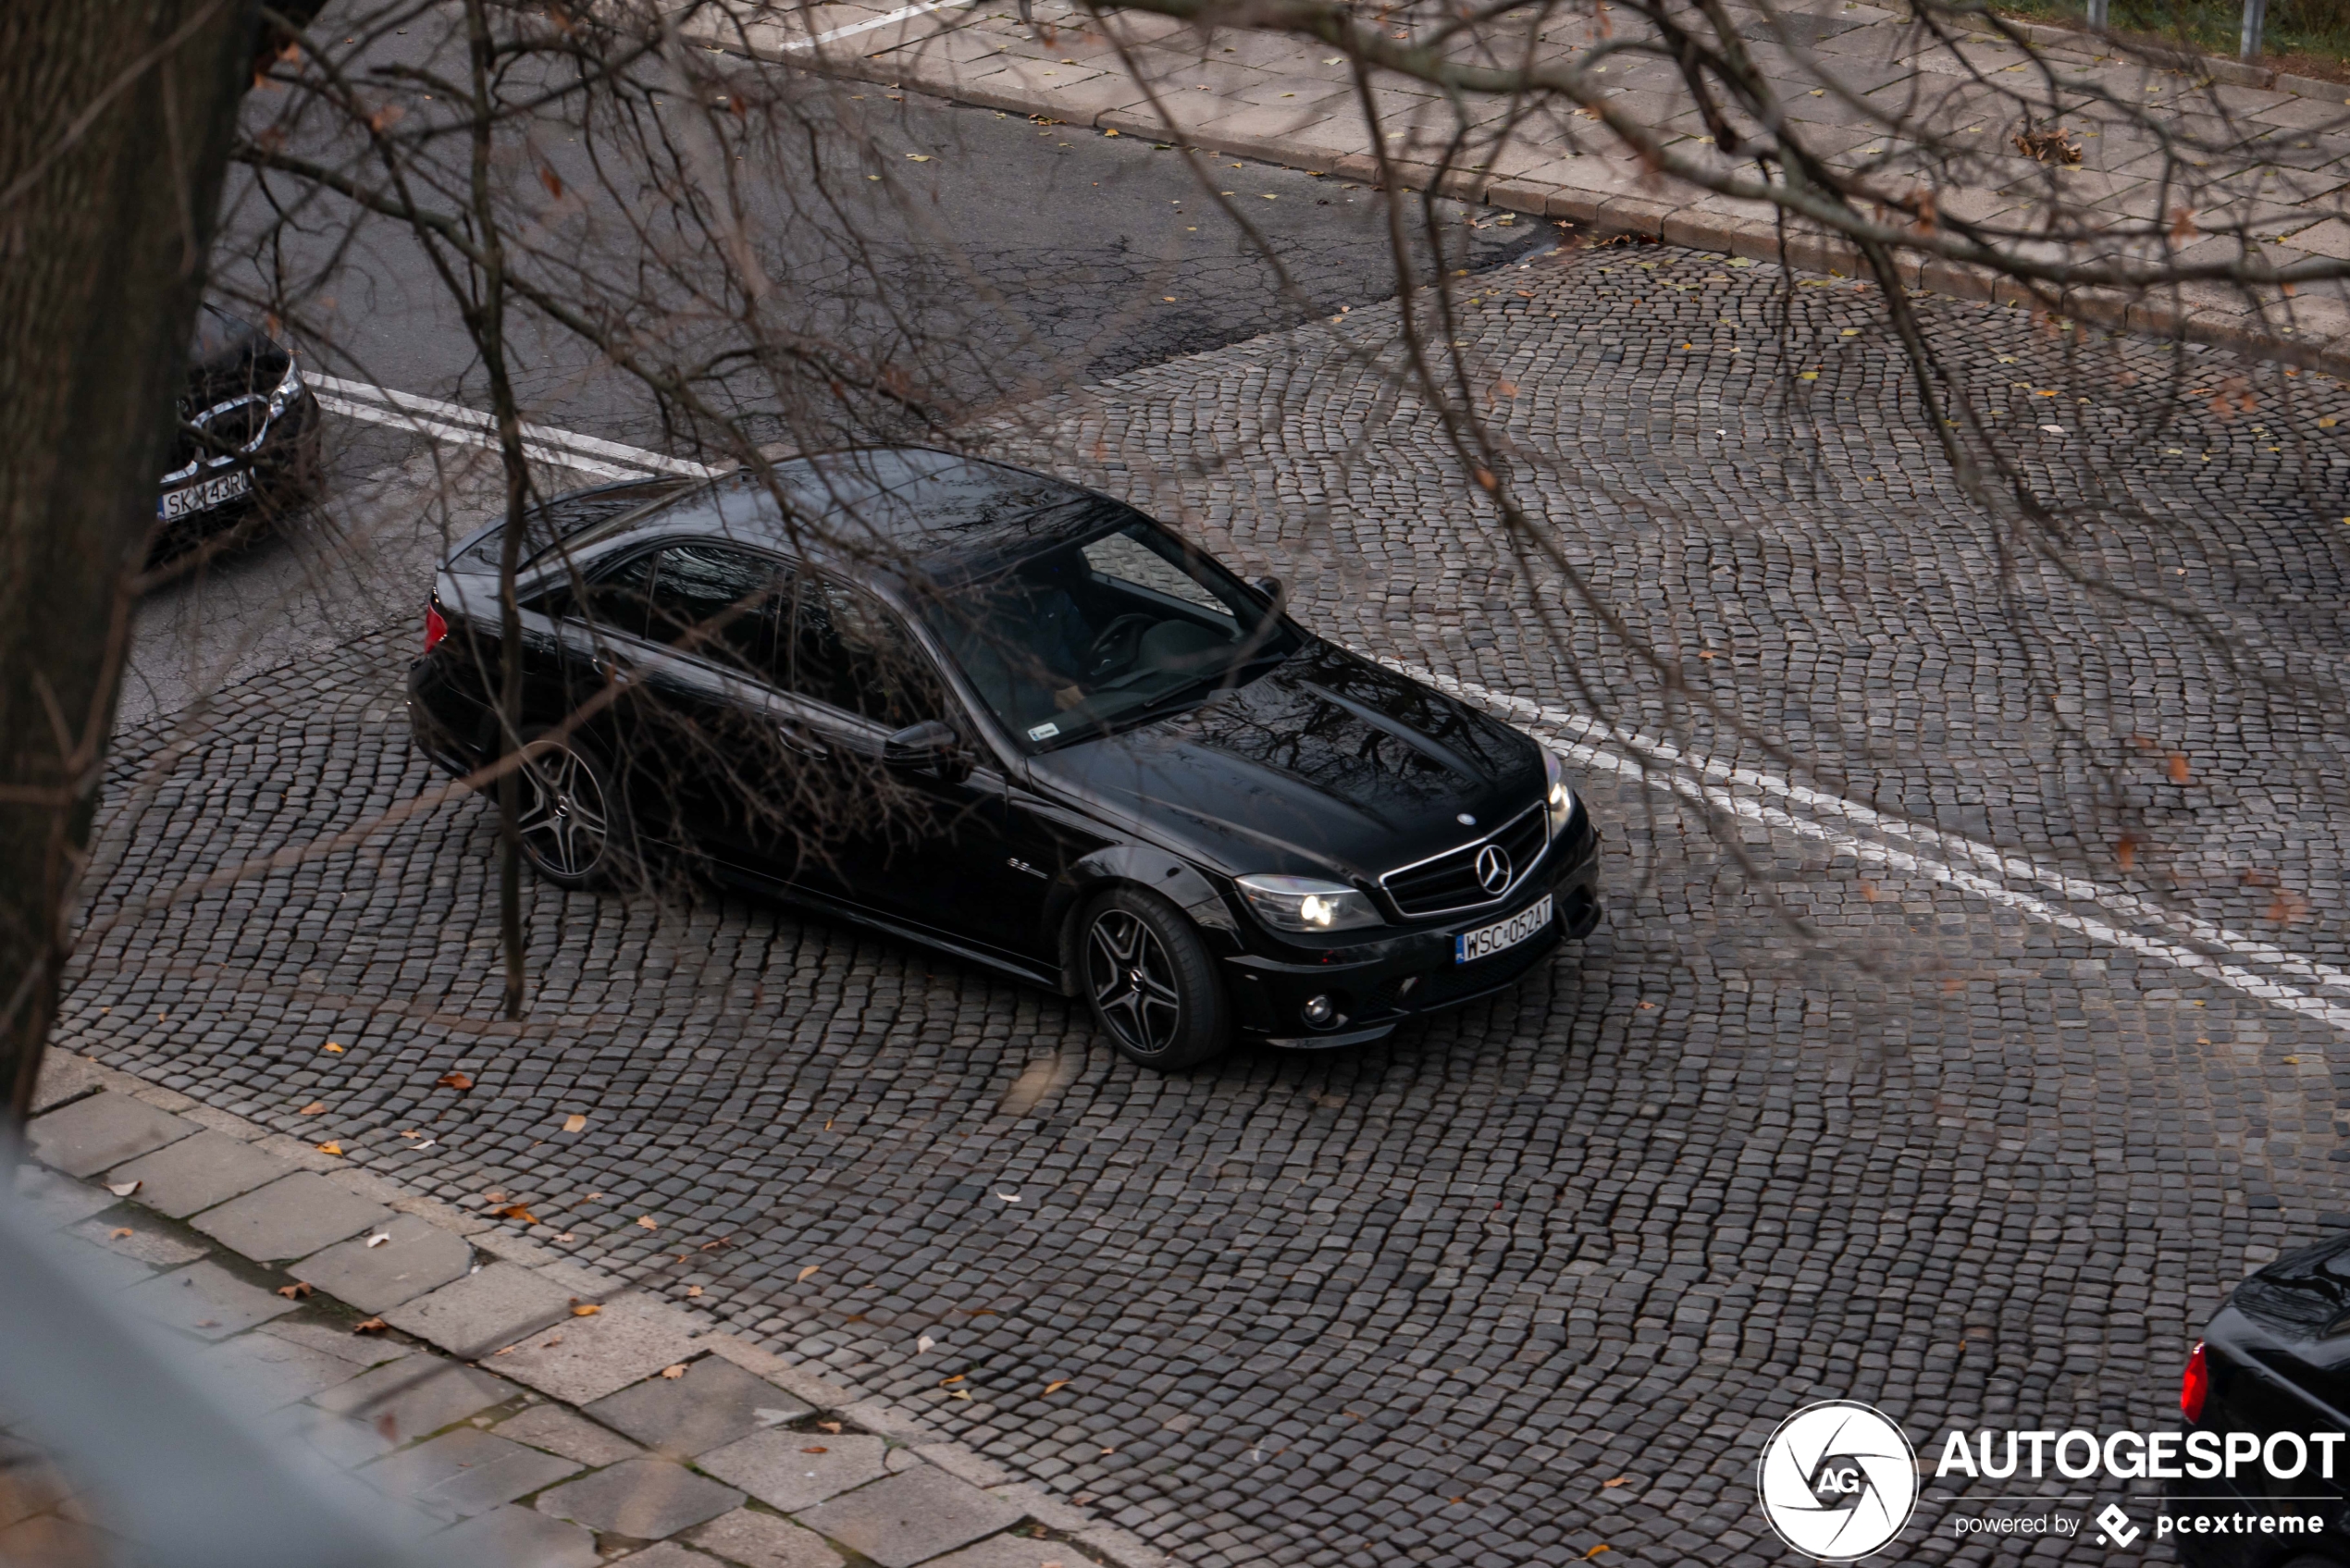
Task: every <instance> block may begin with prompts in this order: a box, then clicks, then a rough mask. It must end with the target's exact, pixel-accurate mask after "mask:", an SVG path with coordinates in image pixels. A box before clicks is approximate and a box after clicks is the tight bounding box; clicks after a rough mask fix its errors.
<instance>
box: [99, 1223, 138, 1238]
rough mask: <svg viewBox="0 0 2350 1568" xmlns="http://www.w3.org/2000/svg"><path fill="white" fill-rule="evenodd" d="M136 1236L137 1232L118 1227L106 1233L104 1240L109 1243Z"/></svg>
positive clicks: (128, 1228) (125, 1226) (125, 1227)
mask: <svg viewBox="0 0 2350 1568" xmlns="http://www.w3.org/2000/svg"><path fill="white" fill-rule="evenodd" d="M137 1234H138V1232H137V1231H135V1230H133V1229H131V1228H130V1227H129V1226H127V1225H124V1226H118V1227H117V1228H114V1229H113V1230H110V1231H108V1232H107V1233H106V1239H107V1240H108V1241H121V1240H122V1239H123V1238H124V1237H125V1236H135V1235H137Z"/></svg>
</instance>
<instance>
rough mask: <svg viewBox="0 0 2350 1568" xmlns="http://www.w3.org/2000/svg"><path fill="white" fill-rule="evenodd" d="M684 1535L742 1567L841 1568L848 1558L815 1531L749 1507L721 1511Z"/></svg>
mask: <svg viewBox="0 0 2350 1568" xmlns="http://www.w3.org/2000/svg"><path fill="white" fill-rule="evenodd" d="M687 1538H688V1539H690V1540H691V1541H692V1542H693V1543H694V1544H695V1545H696V1546H698V1547H700V1548H702V1549H705V1550H707V1551H711V1552H715V1553H716V1554H717V1555H718V1556H720V1557H723V1558H724V1559H725V1560H726V1561H727V1562H738V1563H741V1564H742V1568H844V1564H845V1563H846V1562H847V1559H845V1558H843V1557H842V1556H841V1554H840V1553H838V1552H836V1551H835V1550H834V1549H832V1547H831V1546H830V1545H829V1544H827V1543H826V1541H825V1539H824V1537H822V1536H820V1535H818V1534H817V1533H816V1532H815V1531H813V1530H809V1529H803V1528H801V1527H800V1526H799V1525H795V1524H793V1523H792V1522H791V1521H790V1520H788V1519H785V1518H782V1517H780V1516H778V1515H776V1514H773V1513H760V1512H755V1511H753V1510H751V1509H748V1508H738V1509H736V1510H735V1511H734V1512H732V1513H725V1514H721V1515H720V1516H719V1517H717V1518H715V1519H712V1520H711V1522H710V1523H709V1524H707V1525H700V1526H699V1527H698V1528H696V1529H695V1530H694V1531H693V1533H692V1534H691V1535H690V1536H689V1537H687Z"/></svg>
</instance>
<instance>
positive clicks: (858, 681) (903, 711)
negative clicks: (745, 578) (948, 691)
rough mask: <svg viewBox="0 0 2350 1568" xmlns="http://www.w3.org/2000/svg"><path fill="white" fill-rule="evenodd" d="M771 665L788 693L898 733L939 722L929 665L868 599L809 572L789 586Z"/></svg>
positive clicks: (941, 712) (941, 710)
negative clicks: (786, 630) (785, 631)
mask: <svg viewBox="0 0 2350 1568" xmlns="http://www.w3.org/2000/svg"><path fill="white" fill-rule="evenodd" d="M785 598H786V600H787V602H786V603H785V606H784V607H783V609H782V611H781V613H780V614H779V615H778V617H777V621H778V625H779V627H780V626H789V627H790V628H791V632H790V635H789V636H787V637H781V638H779V639H778V646H777V649H776V656H775V659H774V661H773V665H772V666H771V668H772V671H773V678H774V680H775V681H776V683H777V684H778V685H783V686H784V687H785V688H786V689H788V690H791V691H796V692H798V693H800V694H802V695H803V696H807V697H812V698H815V699H816V700H817V701H819V702H826V703H830V704H831V705H832V706H833V707H835V708H838V709H842V710H846V711H847V712H850V713H855V714H858V715H860V716H861V717H863V718H867V719H871V720H872V722H875V723H877V724H880V725H883V726H884V727H885V728H888V729H893V730H899V729H904V728H906V727H907V726H908V725H909V724H918V723H921V722H922V721H923V720H925V719H937V718H943V717H945V716H946V702H945V698H944V697H943V696H942V695H941V693H940V691H939V688H938V682H937V678H936V676H935V675H934V674H933V673H932V671H931V668H930V661H929V658H928V656H926V655H925V654H924V653H923V652H922V651H921V648H919V647H918V646H916V644H915V642H914V640H913V638H912V637H910V636H908V635H907V632H906V629H905V628H904V627H903V626H901V625H899V624H898V623H897V617H896V616H894V615H892V614H891V613H890V612H889V611H887V610H886V609H884V608H883V606H882V605H881V604H880V603H879V602H878V601H877V600H875V599H873V598H872V596H870V595H868V594H862V593H859V592H858V591H857V590H855V589H854V588H851V587H849V586H847V584H845V583H838V582H835V581H834V580H833V579H831V578H829V577H824V576H821V575H819V574H815V573H803V574H800V575H799V576H798V577H797V578H795V579H794V580H793V583H792V585H791V587H790V589H789V590H788V592H787V594H786V596H785Z"/></svg>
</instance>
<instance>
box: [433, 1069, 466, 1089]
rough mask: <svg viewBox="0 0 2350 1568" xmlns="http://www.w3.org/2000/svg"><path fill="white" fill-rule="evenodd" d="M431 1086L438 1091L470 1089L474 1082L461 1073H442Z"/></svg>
mask: <svg viewBox="0 0 2350 1568" xmlns="http://www.w3.org/2000/svg"><path fill="white" fill-rule="evenodd" d="M433 1086H434V1087H435V1088H438V1089H471V1088H472V1087H473V1086H474V1080H472V1079H470V1078H468V1077H466V1076H465V1075H464V1073H462V1072H444V1073H442V1074H441V1075H440V1076H439V1078H436V1079H434V1080H433Z"/></svg>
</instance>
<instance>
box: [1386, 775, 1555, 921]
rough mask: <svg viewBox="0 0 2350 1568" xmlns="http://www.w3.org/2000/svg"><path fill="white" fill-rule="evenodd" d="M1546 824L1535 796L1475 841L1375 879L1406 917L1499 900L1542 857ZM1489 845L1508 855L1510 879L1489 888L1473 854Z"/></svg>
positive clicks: (1508, 892) (1546, 829) (1448, 912)
mask: <svg viewBox="0 0 2350 1568" xmlns="http://www.w3.org/2000/svg"><path fill="white" fill-rule="evenodd" d="M1548 827H1549V824H1548V821H1547V820H1546V819H1545V817H1544V816H1543V807H1542V803H1541V802H1540V801H1539V800H1538V801H1536V802H1535V803H1534V804H1533V805H1532V806H1531V807H1529V808H1528V809H1526V810H1524V811H1521V812H1519V813H1518V814H1517V815H1516V816H1515V817H1513V818H1511V819H1510V820H1509V821H1506V822H1504V823H1503V824H1502V825H1501V826H1500V827H1498V828H1496V829H1494V830H1493V831H1492V832H1491V833H1488V834H1486V835H1485V836H1484V837H1483V838H1480V839H1478V841H1477V842H1476V843H1474V844H1465V845H1463V846H1460V847H1459V848H1458V849H1448V850H1446V851H1445V852H1444V853H1443V854H1441V855H1439V856H1437V857H1435V858H1433V859H1428V860H1422V861H1421V862H1419V864H1417V865H1416V866H1406V867H1404V869H1403V870H1397V871H1390V872H1388V873H1387V875H1385V876H1383V877H1381V878H1379V885H1380V886H1381V887H1383V888H1385V889H1387V895H1388V896H1389V897H1390V898H1392V899H1393V900H1395V907H1396V908H1397V910H1398V911H1400V912H1401V913H1402V914H1404V916H1405V917H1406V918H1413V919H1416V918H1418V917H1420V916H1423V915H1445V914H1450V913H1452V912H1453V910H1456V909H1474V908H1477V907H1480V906H1482V905H1487V904H1498V903H1500V902H1501V901H1502V900H1503V899H1504V898H1507V897H1508V896H1509V895H1510V894H1511V893H1512V892H1514V891H1515V889H1516V887H1517V884H1518V883H1520V882H1522V881H1523V880H1525V877H1526V873H1527V872H1528V871H1530V870H1533V869H1534V863H1535V862H1536V861H1538V860H1540V858H1542V850H1543V847H1544V843H1543V840H1544V836H1545V834H1546V833H1547V832H1548ZM1489 844H1490V845H1493V846H1497V847H1498V848H1500V849H1501V851H1502V852H1503V854H1505V855H1507V856H1508V857H1509V858H1510V880H1509V882H1508V883H1507V884H1506V885H1504V886H1503V888H1502V889H1501V890H1500V891H1499V892H1489V891H1488V890H1487V889H1486V887H1485V884H1484V883H1481V882H1479V881H1478V874H1477V861H1478V854H1479V853H1480V852H1481V851H1482V850H1483V849H1484V848H1485V846H1487V845H1489Z"/></svg>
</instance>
